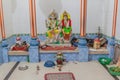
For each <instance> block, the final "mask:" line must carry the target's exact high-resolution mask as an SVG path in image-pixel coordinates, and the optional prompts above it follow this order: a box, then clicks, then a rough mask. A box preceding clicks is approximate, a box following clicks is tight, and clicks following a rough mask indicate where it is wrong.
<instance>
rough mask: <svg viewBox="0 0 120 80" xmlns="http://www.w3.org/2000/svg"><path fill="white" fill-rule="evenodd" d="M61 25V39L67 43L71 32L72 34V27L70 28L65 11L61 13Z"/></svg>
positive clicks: (68, 18) (68, 17)
mask: <svg viewBox="0 0 120 80" xmlns="http://www.w3.org/2000/svg"><path fill="white" fill-rule="evenodd" d="M61 19H62V20H61V25H62V32H63V37H64V40H67V41H69V40H70V36H71V32H72V27H71V19H70V15H69V13H67V12H66V11H64V12H63V14H62V15H61Z"/></svg>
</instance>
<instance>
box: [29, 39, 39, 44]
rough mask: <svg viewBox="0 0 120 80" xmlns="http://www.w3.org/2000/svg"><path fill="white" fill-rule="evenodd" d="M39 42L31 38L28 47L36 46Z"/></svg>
mask: <svg viewBox="0 0 120 80" xmlns="http://www.w3.org/2000/svg"><path fill="white" fill-rule="evenodd" d="M38 45H39V42H38V41H37V38H31V41H30V46H38Z"/></svg>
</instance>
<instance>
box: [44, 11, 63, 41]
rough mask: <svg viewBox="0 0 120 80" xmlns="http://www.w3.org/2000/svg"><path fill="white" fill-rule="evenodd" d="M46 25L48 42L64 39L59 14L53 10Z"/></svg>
mask: <svg viewBox="0 0 120 80" xmlns="http://www.w3.org/2000/svg"><path fill="white" fill-rule="evenodd" d="M46 26H47V28H48V30H47V32H46V36H47V42H48V43H54V42H58V41H61V40H62V32H61V31H62V29H61V27H60V21H59V20H58V14H57V13H56V12H55V10H53V11H52V12H51V13H50V15H49V17H48V20H46Z"/></svg>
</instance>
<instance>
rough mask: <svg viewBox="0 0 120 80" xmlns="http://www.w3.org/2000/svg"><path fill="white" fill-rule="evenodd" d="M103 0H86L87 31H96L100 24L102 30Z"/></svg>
mask: <svg viewBox="0 0 120 80" xmlns="http://www.w3.org/2000/svg"><path fill="white" fill-rule="evenodd" d="M103 3H104V0H88V5H87V28H86V32H87V33H97V32H98V27H99V26H100V27H101V29H102V32H103V33H104V31H103V24H104V23H103V18H104V6H103Z"/></svg>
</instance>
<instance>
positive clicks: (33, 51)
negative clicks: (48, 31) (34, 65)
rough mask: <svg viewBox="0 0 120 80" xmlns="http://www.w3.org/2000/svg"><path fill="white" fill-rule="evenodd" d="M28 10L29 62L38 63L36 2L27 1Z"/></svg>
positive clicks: (32, 0)
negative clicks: (29, 34)
mask: <svg viewBox="0 0 120 80" xmlns="http://www.w3.org/2000/svg"><path fill="white" fill-rule="evenodd" d="M29 10H30V26H31V27H30V33H31V41H30V48H29V60H30V62H39V47H38V46H39V43H38V41H37V26H36V0H29Z"/></svg>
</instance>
